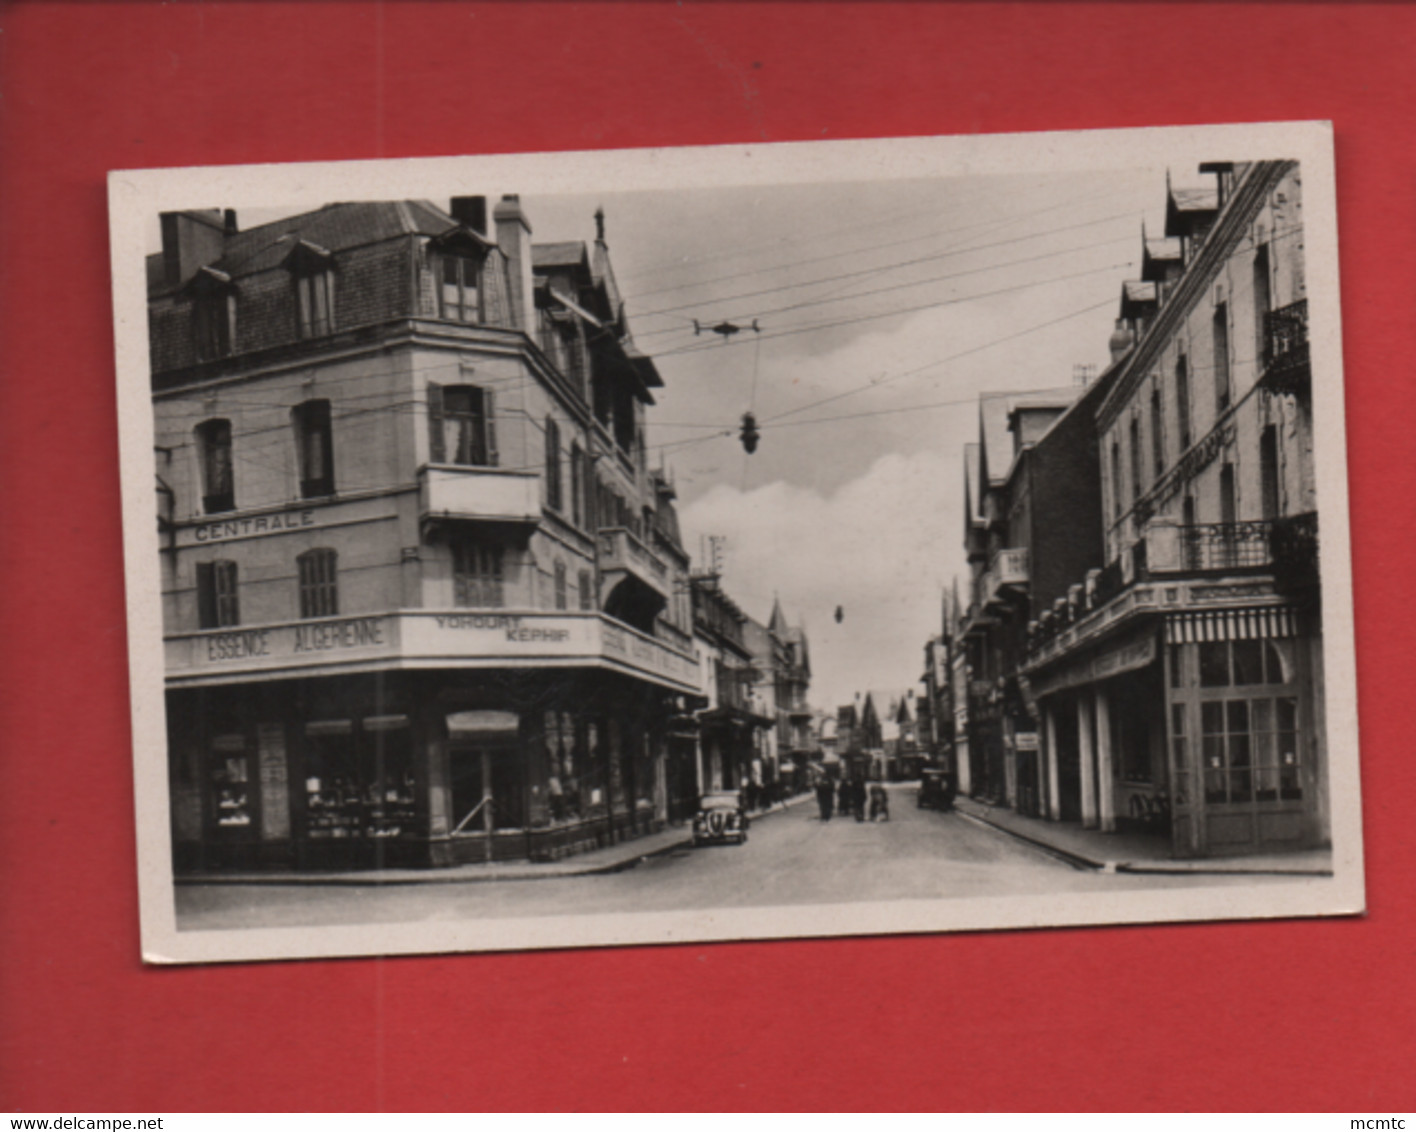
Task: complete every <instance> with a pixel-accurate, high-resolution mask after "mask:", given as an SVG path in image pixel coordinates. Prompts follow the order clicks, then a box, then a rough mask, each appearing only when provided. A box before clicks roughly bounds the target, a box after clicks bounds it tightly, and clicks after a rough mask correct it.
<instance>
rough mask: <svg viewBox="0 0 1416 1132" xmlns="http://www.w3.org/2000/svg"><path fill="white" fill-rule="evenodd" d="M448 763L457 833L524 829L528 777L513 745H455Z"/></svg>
mask: <svg viewBox="0 0 1416 1132" xmlns="http://www.w3.org/2000/svg"><path fill="white" fill-rule="evenodd" d="M448 760H449V763H450V764H451V770H452V811H453V814H454V821H455V825H454V829H455V830H456V832H458V833H493V832H495V831H497V830H506V829H522V828H524V827H525V824H526V817H525V801H526V791H525V783H524V777H525V776H524V772H523V768H522V766H521V761H520V759H519V758H518V757H517V748H516V747H515V746H514V745H510V744H507V745H476V746H474V745H471V744H462V743H454V744H453V745H452V746H451V747H450V748H449V751H448Z"/></svg>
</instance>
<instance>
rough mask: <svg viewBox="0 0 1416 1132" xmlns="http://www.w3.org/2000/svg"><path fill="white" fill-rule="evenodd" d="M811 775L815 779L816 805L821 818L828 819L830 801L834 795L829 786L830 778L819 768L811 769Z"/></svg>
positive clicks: (829, 815)
mask: <svg viewBox="0 0 1416 1132" xmlns="http://www.w3.org/2000/svg"><path fill="white" fill-rule="evenodd" d="M813 775H814V777H815V779H816V806H817V808H818V809H819V810H820V811H821V820H822V821H830V820H831V802H832V800H833V798H834V795H835V791H834V790H832V788H831V779H830V778H829V777H827V775H826V772H825V771H824V770H820V769H813Z"/></svg>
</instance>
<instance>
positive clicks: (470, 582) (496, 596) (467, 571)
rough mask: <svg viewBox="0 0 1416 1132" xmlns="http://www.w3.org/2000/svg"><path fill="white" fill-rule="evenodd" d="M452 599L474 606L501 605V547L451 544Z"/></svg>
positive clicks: (458, 603)
mask: <svg viewBox="0 0 1416 1132" xmlns="http://www.w3.org/2000/svg"><path fill="white" fill-rule="evenodd" d="M452 600H453V603H454V604H455V605H458V606H462V607H466V608H472V609H499V608H501V606H502V605H503V604H505V602H504V595H503V592H502V548H501V547H499V546H493V545H490V544H487V543H478V542H471V541H459V542H454V543H453V544H452Z"/></svg>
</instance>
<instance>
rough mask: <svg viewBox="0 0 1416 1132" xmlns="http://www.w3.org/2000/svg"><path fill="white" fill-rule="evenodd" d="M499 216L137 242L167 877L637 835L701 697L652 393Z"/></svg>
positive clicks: (573, 288) (217, 216)
mask: <svg viewBox="0 0 1416 1132" xmlns="http://www.w3.org/2000/svg"><path fill="white" fill-rule="evenodd" d="M596 219H597V228H598V231H597V237H596V239H595V240H594V242H593V243H590V244H586V243H581V242H573V243H559V244H548V245H541V244H533V243H532V241H531V224H530V221H529V219H528V218H527V216H526V214H525V212H524V211H523V209H522V207H521V203H520V201H519V200H518V199H517V198H516V197H514V196H508V197H505V198H503V199H502V200H501V201H500V202H499V203H498V204H497V205H496V207H495V210H494V212H493V213H492V215H491V218H490V223H489V218H488V210H487V203H486V201H485V199H484V198H480V197H465V198H458V199H454V200H453V201H452V202H451V205H450V206H449V208H448V209H447V210H443V209H441V208H439V207H437V206H434V205H432V204H429V203H427V202H423V201H396V202H380V203H358V204H337V205H330V206H327V207H325V208H322V209H319V210H316V211H314V212H310V213H306V214H304V215H301V216H296V217H291V218H289V219H285V220H280V221H276V222H274V223H272V224H266V225H263V226H261V227H258V228H254V229H251V230H248V231H241V230H240V229H239V228H238V226H237V224H236V221H235V216H234V214H232V213H229V212H228V213H225V214H224V215H223V214H221V213H218V212H206V213H202V212H192V213H170V214H164V216H163V217H162V235H163V250H162V252H161V253H160V254H159V255H155V256H152V257H150V262H149V330H150V345H151V364H152V390H153V409H154V416H155V423H156V443H157V458H158V459H157V463H158V476H157V492H158V513H159V527H160V530H161V538H162V551H161V555H162V588H163V617H164V636H165V647H166V667H167V710H168V733H169V743H170V751H169V755H170V777H171V784H170V785H171V799H172V835H173V843H174V858H175V861H176V864H177V866H178V867H179V868H182V869H219V868H255V867H263V866H269V867H276V868H297V869H323V868H356V867H380V866H383V865H393V864H407V865H450V864H455V863H460V862H468V861H481V860H491V859H500V858H508V857H533V858H540V857H553V856H558V855H561V854H563V853H568V852H573V851H576V850H579V849H584V848H588V847H593V846H595V845H602V844H606V843H608V842H613V841H616V840H619V839H621V838H625V837H631V836H635V835H637V834H641V833H644V832H648V831H650V830H653V829H656V828H659V827H660V826H662V824H663V823H664V822H665V821H667V820H669V817H670V815H671V813H678V812H681V811H682V809H683V807H684V804H685V803H684V802H683V800H682V799H680V798H679V797H678V795H679V794H681V793H683V792H684V790H685V789H686V788H687V785H686V784H687V782H691V780H692V776H691V775H686V774H684V773H683V772H682V771H681V769H680V770H679V771H678V772H675V771H674V769H673V767H672V766H671V764H670V754H669V752H670V737H671V733H672V731H673V727H674V721H675V720H676V719H680V718H682V717H683V715H684V714H685V713H688V712H691V711H692V710H694V709H695V708H696V707H697V706H698V705H699V704H700V703H701V684H702V681H701V674H700V668H699V663H698V659H697V656H696V654H695V650H694V643H693V615H692V605H691V600H690V597H689V590H688V556H687V555H686V554H685V553H684V552H683V550H682V546H681V540H680V537H679V533H678V524H677V519H676V517H675V514H674V504H673V494H672V490H671V488H670V487H669V485H668V484H667V483H666V482H665V481H664V480H663V478H662V477H659V476H656V475H655V474H654V473H653V472H652V471H651V469H650V468H649V467H648V466H647V460H646V449H645V443H644V423H645V410H646V408H647V407H648V406H650V405H652V403H653V394H652V390H653V389H654V388H656V387H658V386H660V385H662V381H661V379H660V377H659V374H658V372H657V370H656V368H655V366H654V364H653V362H652V361H651V360H650V359H649V358H647V357H646V356H645V355H644V354H642V353H641V352H640V351H639V350H638V349H637V348H636V347H635V344H634V341H633V339H632V337H631V336H630V333H629V327H628V325H627V321H626V318H625V311H624V304H623V302H622V300H621V298H620V295H619V292H618V289H617V288H616V285H615V282H614V276H613V273H612V271H611V269H610V262H609V254H608V248H607V245H606V242H605V238H604V229H603V217H602V216H598V215H597V218H596Z"/></svg>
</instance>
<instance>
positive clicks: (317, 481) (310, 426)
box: [291, 401, 334, 499]
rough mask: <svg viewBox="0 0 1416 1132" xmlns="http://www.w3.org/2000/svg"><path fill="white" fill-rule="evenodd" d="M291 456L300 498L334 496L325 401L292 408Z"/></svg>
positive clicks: (331, 457)
mask: <svg viewBox="0 0 1416 1132" xmlns="http://www.w3.org/2000/svg"><path fill="white" fill-rule="evenodd" d="M291 416H292V418H293V420H294V423H295V455H296V458H297V460H298V461H299V465H300V494H301V495H302V496H304V497H305V498H307V499H308V498H310V497H311V496H317V495H333V494H334V447H333V444H332V443H331V435H330V414H329V402H328V401H306V402H304V403H303V404H300V405H296V406H295V408H294V410H292V413H291Z"/></svg>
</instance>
